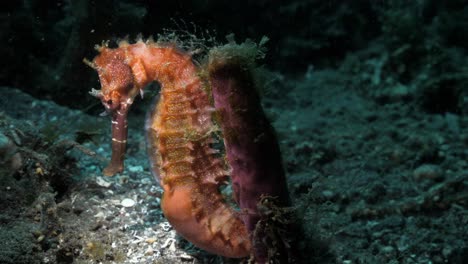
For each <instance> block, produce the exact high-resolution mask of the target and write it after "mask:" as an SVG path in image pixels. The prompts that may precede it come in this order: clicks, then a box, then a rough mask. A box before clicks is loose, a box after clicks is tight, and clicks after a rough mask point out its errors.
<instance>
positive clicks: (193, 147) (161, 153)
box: [92, 41, 251, 257]
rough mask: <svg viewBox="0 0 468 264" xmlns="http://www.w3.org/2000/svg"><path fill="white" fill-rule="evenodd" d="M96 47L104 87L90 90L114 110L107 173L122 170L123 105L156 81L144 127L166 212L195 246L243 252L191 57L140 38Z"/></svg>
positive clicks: (244, 238)
mask: <svg viewBox="0 0 468 264" xmlns="http://www.w3.org/2000/svg"><path fill="white" fill-rule="evenodd" d="M99 51H100V53H101V54H100V55H98V56H97V57H96V58H95V60H94V62H93V63H94V64H93V65H92V66H93V68H96V69H97V71H98V73H99V76H100V79H101V82H102V84H103V87H102V90H101V91H100V92H99V91H93V92H92V93H93V95H95V96H97V97H98V98H100V99H101V100H102V102H103V104H104V105H105V106H106V109H108V110H109V111H110V112H111V114H112V115H113V119H112V123H113V126H112V128H113V129H112V133H113V142H112V160H111V164H110V165H109V166H108V167H107V168H106V169H105V171H104V173H105V174H107V175H113V174H115V173H118V172H121V171H122V170H123V156H124V152H125V143H126V131H127V127H126V112H127V111H128V108H129V107H130V105H131V104H132V103H133V99H134V97H135V96H136V95H137V94H139V93H140V94H142V93H143V89H144V86H145V85H147V84H148V83H149V82H150V81H153V80H155V81H158V82H159V83H160V84H161V93H160V99H159V102H158V104H157V106H156V108H155V109H154V110H153V113H152V114H151V115H150V118H149V120H148V122H147V124H148V125H147V130H148V131H147V133H148V140H149V154H150V159H151V163H152V167H153V168H154V169H157V171H158V174H159V175H158V179H159V180H160V184H161V186H162V187H163V189H164V195H163V198H162V203H161V206H162V209H163V212H164V214H165V216H166V217H167V219H168V220H169V222H170V223H171V224H172V225H173V226H174V228H175V229H176V230H177V231H178V232H179V233H180V234H181V235H182V236H184V237H185V238H186V239H187V240H189V241H191V242H192V243H193V244H195V245H196V246H198V247H200V248H203V249H205V250H207V251H209V252H212V253H215V254H219V255H223V256H227V257H245V256H248V255H249V252H250V249H251V244H250V238H249V233H248V231H247V228H246V226H245V225H244V223H243V222H242V220H241V219H240V217H239V215H238V213H236V212H235V211H234V210H233V209H232V208H230V207H229V206H227V204H226V203H225V201H224V200H223V197H222V195H221V194H220V192H219V190H218V186H219V184H220V182H221V181H223V180H224V179H225V178H226V177H227V175H226V171H225V168H224V163H223V162H222V160H221V158H220V157H217V156H216V155H215V152H216V151H214V150H213V149H211V148H210V143H211V142H212V139H211V130H212V128H213V124H212V122H211V113H212V107H211V105H210V101H209V96H208V94H207V93H206V91H205V90H204V89H202V82H201V80H200V77H199V76H198V71H197V68H196V67H195V66H194V65H193V63H192V60H191V57H190V56H189V55H188V54H185V53H182V52H180V51H179V50H177V49H176V48H174V47H172V46H159V45H158V44H156V43H143V42H142V41H139V42H137V43H136V44H132V45H129V44H128V43H121V44H120V45H119V48H117V49H108V48H106V47H101V48H100V49H99ZM129 69H130V70H131V72H132V76H131V78H130V76H128V70H129ZM130 86H131V87H130ZM129 88H130V89H129ZM110 94H113V96H114V97H115V98H110V97H109V95H110ZM117 101H118V102H117ZM117 103H118V104H119V105H115V104H117Z"/></svg>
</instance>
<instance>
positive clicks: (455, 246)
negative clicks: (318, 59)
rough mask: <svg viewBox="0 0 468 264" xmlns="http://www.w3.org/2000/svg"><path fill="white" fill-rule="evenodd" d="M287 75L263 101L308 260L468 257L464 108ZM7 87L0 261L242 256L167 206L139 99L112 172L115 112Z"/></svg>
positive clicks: (2, 106) (1, 108)
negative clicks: (203, 245) (198, 237)
mask: <svg viewBox="0 0 468 264" xmlns="http://www.w3.org/2000/svg"><path fill="white" fill-rule="evenodd" d="M276 76H277V78H276V79H275V81H274V82H273V83H272V86H271V87H274V88H271V89H267V90H266V91H265V92H264V95H263V103H264V106H265V110H266V112H267V114H268V116H269V117H270V119H271V120H272V121H273V125H274V127H275V128H276V130H277V134H278V138H279V141H280V145H281V149H282V154H283V159H284V164H285V168H286V171H287V178H288V184H289V190H290V193H291V196H292V198H293V205H294V206H295V208H296V210H297V211H298V214H300V216H301V218H302V219H303V223H304V229H305V232H306V233H307V235H308V236H309V237H313V238H314V242H313V243H316V244H317V248H319V249H320V250H318V251H319V254H317V252H313V254H312V252H302V254H303V256H304V259H305V262H304V263H343V264H345V263H346V264H348V263H408V264H409V263H421V264H422V263H425V264H426V263H459V264H462V263H468V245H467V241H468V239H467V238H468V186H467V184H468V117H467V116H463V115H457V114H454V113H448V112H447V113H429V112H428V111H424V110H422V108H421V107H420V106H419V105H418V104H417V103H416V101H415V100H407V99H406V97H405V96H404V94H403V95H402V92H401V90H398V89H396V90H397V93H396V94H393V93H394V91H395V90H392V92H388V94H385V95H384V96H383V97H384V98H386V99H385V100H379V98H380V99H381V98H383V97H382V96H380V95H379V96H375V94H373V93H372V92H370V90H369V89H366V88H365V87H364V88H362V87H361V88H362V89H356V88H355V87H354V86H353V85H354V84H353V82H352V81H351V77H350V76H346V73H345V72H340V71H337V70H317V71H315V70H314V69H312V68H311V69H310V70H309V72H308V73H307V74H306V75H304V76H296V77H289V76H282V75H280V74H279V73H276ZM0 91H1V94H2V96H1V98H0V113H1V114H0V128H1V130H0V132H1V133H2V136H1V138H2V140H1V146H0V154H2V167H3V171H2V175H1V177H2V178H1V181H2V184H1V186H0V205H1V206H2V209H1V210H0V224H1V225H0V263H5V264H6V263H239V260H233V259H224V258H221V257H218V256H215V255H211V254H208V253H206V252H204V251H201V250H199V249H197V248H195V247H194V246H192V245H191V244H190V243H189V242H187V241H186V240H184V239H182V238H181V237H179V236H178V235H177V233H176V231H175V230H174V229H172V228H171V226H170V224H169V223H168V222H167V221H166V219H165V218H164V216H163V215H162V213H161V209H160V204H159V203H160V197H161V193H162V191H161V189H160V188H159V187H158V184H157V183H156V181H155V180H154V179H153V178H152V175H151V173H150V172H149V166H148V162H147V158H146V151H145V140H144V131H143V125H144V112H143V111H141V109H140V110H136V111H133V112H132V114H131V115H130V117H129V122H130V129H129V140H128V142H129V145H128V151H127V160H126V169H125V171H124V172H123V173H122V174H120V175H118V176H115V177H103V176H102V174H101V170H102V168H103V167H104V166H105V165H106V162H107V160H108V159H109V156H110V120H109V119H108V118H106V117H99V116H89V115H86V114H83V112H81V111H79V110H70V109H67V108H65V107H62V106H58V105H56V104H55V103H53V102H49V101H42V100H36V99H33V98H32V97H30V96H28V95H26V94H24V93H22V92H20V91H19V90H16V89H14V88H10V87H3V88H1V90H0ZM403 93H404V91H403ZM146 100H147V101H148V100H150V99H146ZM147 101H146V102H147ZM72 141H73V142H74V141H79V142H80V145H79V146H77V145H74V143H73V142H72ZM64 146H65V147H64ZM92 151H94V152H95V155H94V156H93V155H92V154H93V153H92ZM5 153H6V154H5ZM128 199H131V201H130V200H128ZM244 261H245V260H244Z"/></svg>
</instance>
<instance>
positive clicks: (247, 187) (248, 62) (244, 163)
mask: <svg viewBox="0 0 468 264" xmlns="http://www.w3.org/2000/svg"><path fill="white" fill-rule="evenodd" d="M254 49H255V50H254ZM256 49H257V46H256V45H255V44H253V43H248V42H247V43H244V44H242V45H235V44H230V45H227V46H225V47H222V48H218V49H217V50H215V51H214V52H212V53H211V56H210V63H209V69H208V70H209V80H210V85H211V89H212V93H213V99H214V104H215V108H216V109H217V111H218V113H219V123H220V126H221V129H222V131H223V136H224V144H225V148H226V158H227V160H228V163H229V164H230V166H231V168H232V173H231V180H232V188H233V191H234V196H235V197H234V198H235V200H236V202H237V203H238V204H239V207H240V208H241V210H242V211H243V212H245V214H244V215H243V221H244V223H245V225H246V226H247V229H248V230H249V232H250V233H251V236H252V239H253V240H254V241H253V242H254V255H255V260H256V261H257V262H258V263H263V262H265V261H266V260H267V258H268V252H267V248H266V247H267V246H266V245H265V244H263V243H262V241H261V240H262V239H263V236H265V235H266V234H264V232H266V231H264V230H258V227H257V230H256V226H257V223H258V222H259V221H260V220H261V219H262V216H264V213H263V212H262V211H261V208H260V207H259V206H258V204H259V202H260V201H261V198H262V197H266V196H268V197H275V201H277V204H276V205H277V206H280V207H285V206H289V205H290V199H289V194H288V189H287V184H286V179H285V174H284V170H283V166H282V161H281V153H280V149H279V146H278V143H277V140H276V135H275V133H274V130H273V128H272V127H271V125H270V124H269V122H268V120H267V118H266V116H265V114H264V112H263V109H262V107H261V104H260V98H259V95H258V93H257V90H256V87H255V86H256V83H255V80H254V78H253V74H252V69H253V60H254V59H255V58H252V54H255V53H256V52H252V51H256ZM218 54H219V55H218ZM226 54H228V55H226ZM249 56H250V57H249ZM254 234H255V235H254ZM255 236H259V237H255Z"/></svg>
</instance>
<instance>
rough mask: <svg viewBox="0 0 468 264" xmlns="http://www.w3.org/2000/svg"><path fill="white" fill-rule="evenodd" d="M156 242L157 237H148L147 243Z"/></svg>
mask: <svg viewBox="0 0 468 264" xmlns="http://www.w3.org/2000/svg"><path fill="white" fill-rule="evenodd" d="M154 242H156V238H155V237H149V238H147V239H146V243H148V244H153V243H154Z"/></svg>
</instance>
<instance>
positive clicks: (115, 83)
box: [91, 47, 138, 112]
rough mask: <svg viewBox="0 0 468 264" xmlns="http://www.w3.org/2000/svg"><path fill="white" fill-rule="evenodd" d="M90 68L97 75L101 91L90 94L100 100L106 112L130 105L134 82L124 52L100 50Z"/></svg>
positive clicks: (119, 50) (107, 49) (134, 88)
mask: <svg viewBox="0 0 468 264" xmlns="http://www.w3.org/2000/svg"><path fill="white" fill-rule="evenodd" d="M99 51H100V54H99V55H98V56H96V58H94V60H93V62H92V63H91V64H92V67H93V68H95V69H96V70H97V72H98V75H99V81H100V83H101V90H100V91H96V90H93V91H92V92H91V94H93V95H94V96H96V97H98V98H99V99H101V102H102V104H103V105H104V107H105V108H106V111H108V112H113V111H115V110H119V109H121V108H122V107H125V108H126V107H127V106H129V105H131V104H132V102H133V98H134V96H135V95H134V90H138V89H137V88H136V87H135V81H134V77H133V73H132V69H131V67H130V66H129V65H128V64H127V63H126V60H125V53H124V50H121V49H109V48H105V47H104V48H100V49H99Z"/></svg>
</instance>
